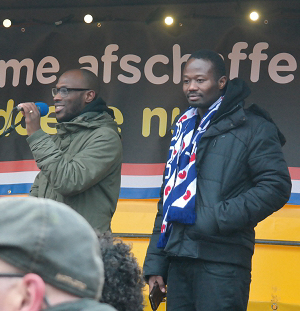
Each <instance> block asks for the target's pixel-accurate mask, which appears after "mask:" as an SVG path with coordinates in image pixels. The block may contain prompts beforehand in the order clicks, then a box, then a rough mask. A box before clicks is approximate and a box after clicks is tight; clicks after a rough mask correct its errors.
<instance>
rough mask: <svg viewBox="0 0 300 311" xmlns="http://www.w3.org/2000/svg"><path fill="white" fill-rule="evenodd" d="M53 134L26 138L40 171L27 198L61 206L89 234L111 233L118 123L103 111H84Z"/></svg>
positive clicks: (117, 187)
mask: <svg viewBox="0 0 300 311" xmlns="http://www.w3.org/2000/svg"><path fill="white" fill-rule="evenodd" d="M56 128H57V134H56V135H48V134H46V133H45V132H43V131H42V130H38V131H37V132H35V133H34V134H32V135H31V136H29V137H28V138H27V142H28V144H29V147H30V149H31V151H32V154H33V157H34V159H35V161H36V163H37V166H38V168H39V169H40V170H41V171H40V172H39V174H38V175H37V177H36V179H35V181H34V183H33V185H32V188H31V191H30V195H31V196H35V197H42V198H49V199H52V200H55V201H58V202H63V203H65V204H67V205H69V206H71V207H72V208H73V209H74V210H75V211H77V212H78V213H79V214H81V215H82V216H83V217H84V218H85V219H86V220H87V221H88V222H89V223H90V224H91V226H92V227H93V228H96V229H98V230H99V231H100V232H104V231H107V230H109V229H110V223H111V218H112V216H113V214H114V212H115V209H116V204H117V200H118V197H119V192H120V183H121V164H122V144H121V139H120V135H119V133H118V128H117V124H116V122H115V121H114V120H113V118H112V117H111V116H110V115H109V114H108V113H107V112H106V111H103V112H102V113H100V114H99V112H96V111H88V112H84V113H83V114H81V115H79V116H77V117H76V118H74V119H73V120H71V121H69V122H62V123H58V124H57V125H56Z"/></svg>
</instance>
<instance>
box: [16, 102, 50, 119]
mask: <svg viewBox="0 0 300 311" xmlns="http://www.w3.org/2000/svg"><path fill="white" fill-rule="evenodd" d="M35 105H36V106H37V109H38V110H39V112H40V115H41V117H43V116H45V115H46V114H47V113H48V112H49V106H48V105H47V104H45V103H43V102H36V103H35ZM13 110H17V111H21V110H23V108H22V107H19V106H16V107H14V109H13Z"/></svg>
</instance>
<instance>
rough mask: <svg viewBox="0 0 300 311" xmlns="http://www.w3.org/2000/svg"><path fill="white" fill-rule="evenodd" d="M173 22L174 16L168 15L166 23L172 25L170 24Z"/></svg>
mask: <svg viewBox="0 0 300 311" xmlns="http://www.w3.org/2000/svg"><path fill="white" fill-rule="evenodd" d="M173 22H174V19H173V17H172V16H167V17H166V18H165V23H166V25H168V26H170V25H172V24H173Z"/></svg>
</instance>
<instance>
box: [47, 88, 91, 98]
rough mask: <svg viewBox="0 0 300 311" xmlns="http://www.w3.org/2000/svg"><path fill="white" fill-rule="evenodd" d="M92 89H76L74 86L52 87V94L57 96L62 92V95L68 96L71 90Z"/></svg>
mask: <svg viewBox="0 0 300 311" xmlns="http://www.w3.org/2000/svg"><path fill="white" fill-rule="evenodd" d="M88 90H90V89H74V88H69V87H61V88H56V87H53V88H52V96H53V97H54V96H56V95H57V94H58V93H59V94H60V96H61V97H67V96H68V95H69V92H70V91H88Z"/></svg>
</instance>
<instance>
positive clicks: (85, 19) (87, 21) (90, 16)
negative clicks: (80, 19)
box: [84, 14, 93, 24]
mask: <svg viewBox="0 0 300 311" xmlns="http://www.w3.org/2000/svg"><path fill="white" fill-rule="evenodd" d="M84 21H85V22H86V23H87V24H90V23H91V22H92V21H93V16H92V15H90V14H87V15H85V17H84Z"/></svg>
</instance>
